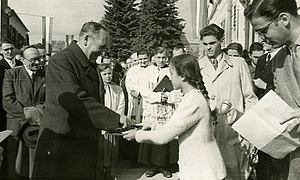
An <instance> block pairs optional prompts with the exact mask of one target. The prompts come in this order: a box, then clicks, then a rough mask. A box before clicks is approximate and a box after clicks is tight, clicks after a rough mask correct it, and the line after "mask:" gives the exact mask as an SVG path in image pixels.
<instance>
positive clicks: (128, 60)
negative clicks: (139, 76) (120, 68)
mask: <svg viewBox="0 0 300 180" xmlns="http://www.w3.org/2000/svg"><path fill="white" fill-rule="evenodd" d="M126 64H127V69H130V68H131V67H132V66H133V64H132V58H131V57H129V58H127V59H126Z"/></svg>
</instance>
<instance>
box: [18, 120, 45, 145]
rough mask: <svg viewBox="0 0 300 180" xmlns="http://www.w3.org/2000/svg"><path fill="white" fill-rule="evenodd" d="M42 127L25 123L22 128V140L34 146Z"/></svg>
mask: <svg viewBox="0 0 300 180" xmlns="http://www.w3.org/2000/svg"><path fill="white" fill-rule="evenodd" d="M39 129H40V127H39V126H37V125H30V124H29V123H25V124H24V125H23V126H22V128H21V130H20V138H21V141H22V142H23V143H24V144H25V145H26V146H27V147H30V148H34V147H35V145H36V142H37V139H38V135H39Z"/></svg>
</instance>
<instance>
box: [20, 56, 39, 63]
mask: <svg viewBox="0 0 300 180" xmlns="http://www.w3.org/2000/svg"><path fill="white" fill-rule="evenodd" d="M23 58H24V59H26V60H27V61H29V62H30V63H35V62H36V61H39V62H40V61H41V57H39V58H33V59H27V58H25V57H23Z"/></svg>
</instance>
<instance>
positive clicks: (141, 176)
mask: <svg viewBox="0 0 300 180" xmlns="http://www.w3.org/2000/svg"><path fill="white" fill-rule="evenodd" d="M147 170H148V166H146V165H142V164H141V165H139V166H138V167H137V168H129V161H126V160H122V159H120V160H119V163H118V165H116V166H114V167H112V176H113V177H115V178H117V180H164V179H167V180H178V172H176V173H173V177H172V178H165V177H163V175H162V174H161V173H159V174H157V175H155V176H153V177H152V178H147V177H146V176H145V173H146V171H147Z"/></svg>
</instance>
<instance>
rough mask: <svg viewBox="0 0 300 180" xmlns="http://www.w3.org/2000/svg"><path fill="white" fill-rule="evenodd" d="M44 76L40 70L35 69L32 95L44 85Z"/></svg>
mask: <svg viewBox="0 0 300 180" xmlns="http://www.w3.org/2000/svg"><path fill="white" fill-rule="evenodd" d="M44 82H45V76H44V74H43V73H42V72H41V71H37V74H36V78H35V83H34V96H36V94H37V92H38V91H39V90H40V88H41V87H42V86H43V85H44Z"/></svg>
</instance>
